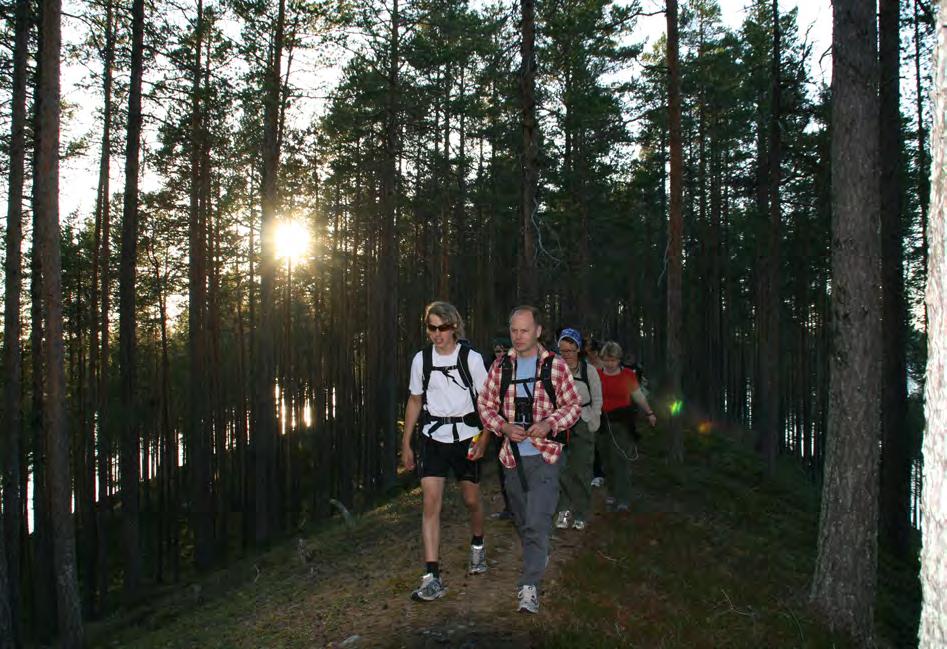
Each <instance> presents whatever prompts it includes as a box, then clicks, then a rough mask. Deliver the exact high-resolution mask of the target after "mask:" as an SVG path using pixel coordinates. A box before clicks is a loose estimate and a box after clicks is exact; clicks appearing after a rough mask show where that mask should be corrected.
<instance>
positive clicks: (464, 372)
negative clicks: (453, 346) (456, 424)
mask: <svg viewBox="0 0 947 649" xmlns="http://www.w3.org/2000/svg"><path fill="white" fill-rule="evenodd" d="M469 357H470V346H469V345H461V346H460V349H459V350H458V352H457V371H458V372H459V373H460V380H461V381H463V382H464V385H465V386H466V388H467V391H468V392H470V402H471V404H473V408H474V411H476V410H477V391H476V390H475V389H474V381H473V374H471V373H470V360H469Z"/></svg>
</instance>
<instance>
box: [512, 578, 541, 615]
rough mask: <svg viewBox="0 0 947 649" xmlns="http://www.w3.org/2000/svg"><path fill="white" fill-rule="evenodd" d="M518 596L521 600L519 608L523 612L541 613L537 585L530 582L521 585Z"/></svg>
mask: <svg viewBox="0 0 947 649" xmlns="http://www.w3.org/2000/svg"><path fill="white" fill-rule="evenodd" d="M517 597H519V600H520V608H519V610H520V611H521V612H523V613H539V593H538V592H536V587H535V586H531V585H529V584H526V585H525V586H520V590H519V592H518V593H517Z"/></svg>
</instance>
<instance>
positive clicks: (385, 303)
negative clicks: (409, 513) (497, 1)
mask: <svg viewBox="0 0 947 649" xmlns="http://www.w3.org/2000/svg"><path fill="white" fill-rule="evenodd" d="M400 23H401V13H400V11H399V3H398V0H393V2H392V9H391V26H390V53H389V57H390V58H389V61H388V88H387V97H386V106H385V142H384V152H385V161H384V169H383V172H382V197H381V212H382V232H381V259H380V260H379V264H378V268H379V270H380V272H381V277H380V279H381V280H382V281H381V282H380V284H379V288H380V290H381V300H382V304H381V313H380V314H379V316H380V317H381V321H380V323H379V325H380V326H381V328H382V331H384V330H385V329H387V328H388V327H392V326H396V323H397V322H398V234H397V229H396V227H395V225H396V218H397V209H398V193H397V192H398V187H397V174H398V156H399V155H400V148H401V146H400V142H399V134H400V131H401V125H400V121H399V106H400V103H401V101H400V92H401V90H400V79H399V67H400V65H401V59H400V54H401V31H400V30H401V24H400ZM445 115H446V108H445ZM445 123H446V120H445ZM447 151H448V152H449V149H447ZM445 279H446V278H445ZM378 339H379V340H384V336H383V335H382V336H379V338H378ZM380 351H381V357H380V359H379V360H380V362H381V366H380V367H379V374H378V376H377V377H376V380H377V381H378V384H379V400H378V414H379V420H378V423H379V424H380V425H381V430H380V431H379V433H380V436H381V439H382V440H383V442H384V445H385V453H384V454H383V456H382V484H383V486H384V488H385V489H387V488H388V487H390V486H391V485H393V484H394V482H395V480H396V471H397V461H398V459H397V457H398V456H397V452H398V447H397V437H398V436H397V430H396V428H395V427H396V422H397V415H396V413H395V406H396V403H397V384H396V380H395V377H396V376H397V373H396V363H397V358H396V352H397V345H396V344H394V343H393V341H389V342H388V344H383V345H382V346H381V350H380Z"/></svg>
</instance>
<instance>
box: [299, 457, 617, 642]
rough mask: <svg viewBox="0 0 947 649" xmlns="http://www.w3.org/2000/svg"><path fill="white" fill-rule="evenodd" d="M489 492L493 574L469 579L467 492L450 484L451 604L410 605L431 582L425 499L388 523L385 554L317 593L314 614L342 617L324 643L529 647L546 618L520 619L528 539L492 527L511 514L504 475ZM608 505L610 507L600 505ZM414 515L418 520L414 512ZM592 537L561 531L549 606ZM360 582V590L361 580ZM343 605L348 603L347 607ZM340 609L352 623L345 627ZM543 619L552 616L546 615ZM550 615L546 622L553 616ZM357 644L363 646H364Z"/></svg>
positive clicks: (359, 559) (369, 555) (411, 501)
mask: <svg viewBox="0 0 947 649" xmlns="http://www.w3.org/2000/svg"><path fill="white" fill-rule="evenodd" d="M486 474H487V475H486V476H485V479H484V481H483V484H482V488H483V496H484V504H485V508H486V510H487V514H488V518H487V522H486V526H485V543H486V546H487V562H488V565H489V571H488V572H487V573H485V574H482V575H475V576H470V575H467V574H466V565H467V559H468V553H469V547H470V528H469V523H468V516H467V511H466V509H465V507H464V506H463V503H462V502H461V499H460V493H459V490H458V489H457V487H456V484H455V483H451V484H450V485H449V487H448V489H447V490H446V492H445V500H444V508H443V511H442V515H441V557H440V564H441V576H442V578H443V581H444V584H445V585H446V586H447V588H448V592H447V595H446V596H445V597H443V598H442V599H440V600H437V601H434V602H426V603H419V602H415V601H413V600H411V599H410V594H411V592H412V590H413V589H414V588H416V587H417V585H418V583H419V581H420V577H421V573H422V572H423V570H422V569H421V568H422V563H421V558H422V548H421V539H420V522H421V502H420V501H421V496H420V489H415V490H413V491H412V492H411V493H410V494H407V495H406V496H405V497H403V500H406V501H407V503H405V505H406V506H407V508H408V511H406V512H404V513H403V515H401V516H398V517H397V518H388V519H387V520H386V523H385V524H384V525H383V527H382V528H381V529H379V530H378V532H379V533H378V535H377V537H376V538H377V541H378V542H377V544H376V545H375V546H374V547H371V546H369V545H366V546H365V547H363V548H362V549H360V550H359V551H358V552H357V553H355V554H354V555H351V556H348V557H344V558H341V559H340V560H339V561H338V563H336V564H335V566H334V568H335V570H334V574H332V575H331V576H327V579H326V581H325V582H323V584H322V586H321V587H320V588H319V589H318V591H316V592H313V593H312V599H311V600H310V604H309V605H308V606H306V607H305V608H307V609H309V610H315V611H326V610H334V613H333V614H332V615H330V616H328V617H327V618H323V624H324V626H323V632H324V634H325V635H324V637H325V639H326V640H328V641H329V642H333V643H335V644H336V645H338V644H341V643H343V642H345V640H347V639H349V638H351V640H349V642H350V643H351V644H350V645H347V646H359V647H361V646H371V647H376V646H385V647H388V646H390V647H419V648H420V647H462V648H465V649H472V648H474V647H526V646H530V645H531V644H533V643H532V641H531V639H532V638H533V636H534V635H535V634H534V631H536V630H537V628H538V627H539V626H541V625H542V624H543V621H544V617H545V616H544V615H542V613H541V614H540V615H539V616H528V615H525V614H523V613H519V612H518V611H517V601H516V589H517V587H516V583H517V579H518V577H519V572H520V568H521V565H522V552H521V548H520V542H519V538H518V536H517V534H516V531H515V528H514V525H513V523H512V522H511V521H504V520H496V519H492V518H489V514H490V513H493V512H496V511H499V510H501V509H502V508H503V500H502V496H501V494H500V490H499V483H498V480H497V476H496V474H495V473H494V472H493V471H492V470H488V471H486ZM599 499H601V497H599ZM412 505H413V511H411V507H412ZM588 534H589V531H588V530H586V531H584V532H576V531H574V530H554V535H553V541H552V551H551V554H550V561H549V567H548V569H547V574H546V584H545V589H544V590H545V592H544V596H543V598H542V600H541V601H542V603H543V604H545V603H546V602H548V603H549V608H551V609H554V607H555V604H554V602H555V601H556V600H555V595H554V593H555V590H556V587H557V577H558V574H559V569H560V567H561V565H563V564H564V563H565V562H568V561H569V560H570V559H571V558H572V557H573V556H574V555H575V554H576V552H577V551H578V550H579V549H580V548H581V547H582V544H583V539H584V538H586V535H588ZM353 575H357V576H358V578H357V579H355V580H354V582H353V580H352V576H353ZM340 599H342V600H344V602H343V601H340ZM340 608H341V610H342V611H347V613H346V614H345V615H344V616H342V618H341V619H339V618H338V616H337V613H338V612H339V609H340ZM543 612H546V611H545V610H544V611H543ZM548 614H549V613H547V615H548ZM353 636H358V639H357V640H356V639H355V638H354V637H353Z"/></svg>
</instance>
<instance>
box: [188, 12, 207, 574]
mask: <svg viewBox="0 0 947 649" xmlns="http://www.w3.org/2000/svg"><path fill="white" fill-rule="evenodd" d="M204 30H205V25H204V4H203V2H201V1H200V0H198V3H197V20H196V23H195V28H194V31H195V37H194V52H193V57H194V58H193V66H192V69H191V75H192V77H191V124H190V129H191V152H190V205H189V215H188V356H189V357H190V377H189V378H190V391H189V394H188V421H187V434H186V437H185V440H186V441H185V449H186V454H187V477H188V486H189V489H188V491H189V493H190V501H191V508H190V509H191V527H192V529H193V530H194V545H195V547H194V562H195V564H196V565H197V568H198V569H199V570H206V569H208V568H209V567H210V565H211V563H212V561H213V524H212V522H211V519H212V512H211V511H210V510H211V494H210V475H209V460H210V455H209V453H210V449H209V440H208V439H207V433H208V423H209V422H208V400H207V330H206V327H207V320H206V310H207V306H206V302H207V299H206V298H207V259H206V257H207V255H206V247H207V246H206V241H207V233H206V218H207V212H208V210H207V204H206V203H207V201H206V198H205V196H204V195H205V193H206V192H205V188H204V185H205V182H206V181H205V178H204V174H205V172H206V170H205V169H204V166H205V165H204V161H205V156H204V149H205V147H206V146H207V143H206V142H205V139H206V138H205V136H206V133H205V128H204V117H203V116H204V107H203V102H202V96H203V95H202V92H203V91H202V81H203V76H204V73H203V67H202V63H201V60H202V59H201V57H202V55H203V43H204Z"/></svg>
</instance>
